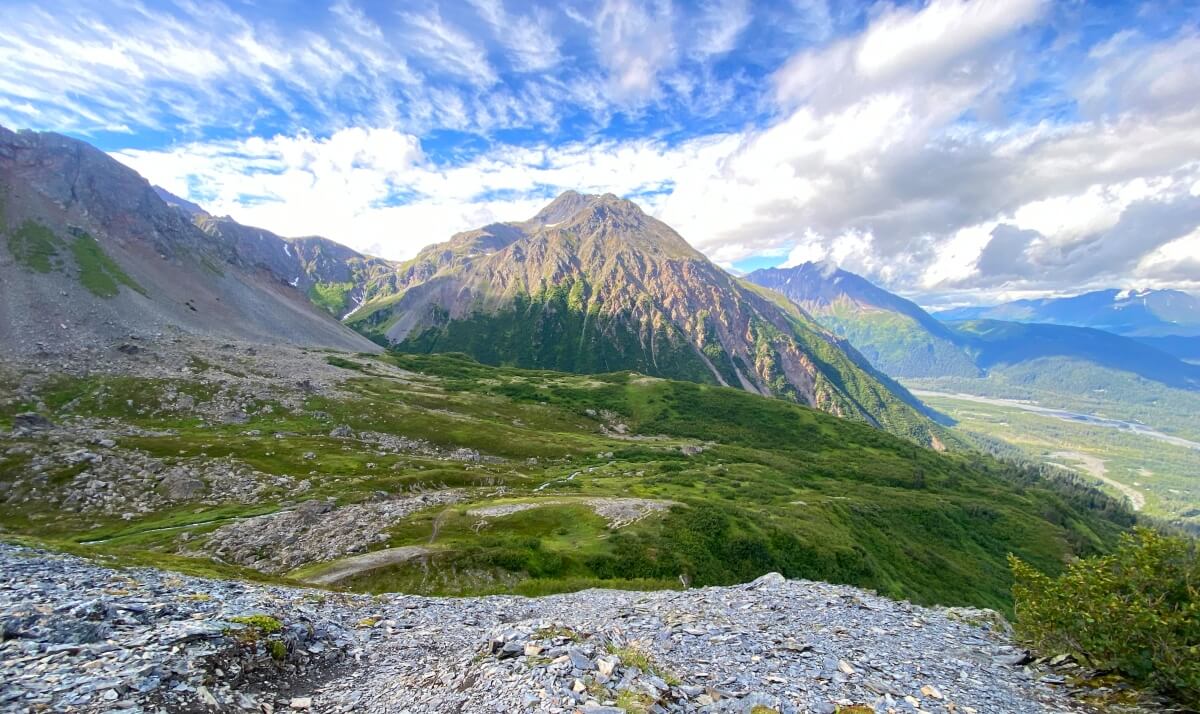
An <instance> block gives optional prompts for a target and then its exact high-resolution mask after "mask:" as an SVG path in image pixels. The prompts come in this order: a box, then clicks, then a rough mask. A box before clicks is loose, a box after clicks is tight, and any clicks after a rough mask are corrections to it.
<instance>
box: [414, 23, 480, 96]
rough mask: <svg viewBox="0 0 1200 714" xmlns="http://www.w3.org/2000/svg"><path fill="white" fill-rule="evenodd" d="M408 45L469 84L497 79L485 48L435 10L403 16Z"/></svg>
mask: <svg viewBox="0 0 1200 714" xmlns="http://www.w3.org/2000/svg"><path fill="white" fill-rule="evenodd" d="M407 20H408V25H409V31H408V33H407V35H406V37H407V40H408V42H409V44H410V46H411V47H412V48H413V49H414V50H416V51H417V52H419V53H420V54H422V55H424V56H425V57H426V58H427V59H429V60H431V61H432V62H433V63H434V64H435V65H437V66H438V67H440V68H441V69H442V70H444V71H446V72H448V73H450V74H454V75H458V76H459V77H462V78H464V79H466V80H467V81H469V82H471V83H473V84H480V85H489V84H493V83H495V82H496V80H497V78H498V77H497V75H496V71H495V70H494V69H493V68H492V65H491V63H489V62H488V58H487V52H486V51H485V50H484V48H483V47H482V46H481V45H479V44H478V43H476V42H475V41H474V40H473V39H471V37H470V36H469V35H467V34H466V33H465V32H463V31H462V30H460V29H459V28H457V27H455V26H454V25H453V24H451V23H450V22H447V21H446V20H444V19H443V18H442V16H441V13H440V12H439V11H437V10H436V9H435V10H431V11H429V12H426V13H413V14H410V15H408V16H407Z"/></svg>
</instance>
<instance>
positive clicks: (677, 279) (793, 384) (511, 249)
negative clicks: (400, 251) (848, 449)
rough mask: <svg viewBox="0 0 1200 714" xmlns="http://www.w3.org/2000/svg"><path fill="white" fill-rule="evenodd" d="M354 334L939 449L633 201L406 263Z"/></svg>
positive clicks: (567, 210)
mask: <svg viewBox="0 0 1200 714" xmlns="http://www.w3.org/2000/svg"><path fill="white" fill-rule="evenodd" d="M396 278H397V281H396V283H395V284H394V287H395V288H396V289H397V292H395V293H394V294H390V295H386V294H385V295H382V296H381V297H378V298H375V299H373V300H369V301H367V302H366V303H365V304H364V305H362V306H361V307H359V308H358V309H356V310H355V311H354V312H352V313H351V314H350V315H349V316H348V317H347V322H348V324H351V325H353V326H354V327H355V328H356V329H359V330H360V331H362V332H364V334H369V335H372V336H373V339H376V340H377V341H380V342H384V343H387V344H390V345H394V346H395V347H396V348H398V349H400V350H402V351H412V352H432V351H443V352H450V351H454V352H465V353H467V354H469V355H471V356H473V357H475V358H476V359H479V360H481V361H483V362H485V363H490V364H513V365H517V366H522V367H540V368H547V369H556V370H562V371H570V372H610V371H616V370H627V369H628V370H635V371H638V372H641V373H644V374H649V375H653V376H662V377H672V378H681V379H688V380H691V381H698V382H706V383H713V384H720V385H724V386H732V387H738V388H741V389H745V390H747V391H750V392H754V393H757V394H762V395H764V396H773V397H782V398H785V399H790V400H792V401H797V402H800V403H803V404H809V405H813V406H816V407H818V408H820V409H823V410H825V411H829V412H832V413H834V414H837V415H839V416H843V417H846V418H852V419H860V420H864V421H868V422H869V423H872V424H875V425H878V426H881V427H883V428H886V429H889V430H893V431H896V432H898V433H905V434H909V435H912V436H914V438H917V439H918V440H921V441H923V442H924V443H931V442H933V441H935V440H936V439H937V437H936V436H935V435H934V433H933V432H934V429H933V428H932V427H931V426H930V425H929V423H928V422H927V421H926V420H925V419H924V417H923V416H921V415H920V413H919V411H918V410H919V409H920V405H919V402H917V400H916V399H914V398H913V397H911V395H909V394H908V393H907V392H906V391H905V390H904V389H903V388H902V387H900V386H899V385H897V384H895V383H892V382H890V381H889V380H887V378H886V377H884V376H883V375H880V374H879V373H877V372H875V371H874V370H873V369H871V367H870V366H869V364H868V363H867V362H866V361H865V360H863V359H862V358H861V356H859V355H858V354H857V353H855V351H854V350H853V348H851V347H849V345H848V344H846V343H845V342H843V341H840V340H838V339H837V338H836V337H834V336H833V335H831V334H830V333H829V332H828V331H826V330H825V329H823V328H822V327H820V326H819V325H817V324H816V323H815V322H813V320H812V319H811V318H810V317H809V316H808V315H806V314H805V313H804V312H803V311H802V310H797V309H795V308H793V307H791V306H789V305H787V304H786V303H783V302H782V301H778V300H777V299H776V298H775V296H773V295H770V294H766V293H763V292H761V291H759V290H757V289H755V288H753V287H751V286H748V285H746V284H744V283H742V282H740V281H738V280H737V279H736V278H734V277H733V276H731V275H729V274H728V273H726V272H725V271H724V270H722V269H721V268H719V267H718V266H716V265H715V264H713V263H712V262H711V261H709V260H708V259H707V258H705V257H704V256H703V255H702V254H700V253H699V252H698V251H696V250H695V249H694V248H692V247H691V246H690V245H688V244H687V242H686V241H685V240H684V239H683V238H682V237H681V236H679V234H678V233H676V232H675V231H674V230H672V229H671V228H670V227H669V226H667V225H666V224H664V223H662V222H661V221H659V220H657V219H655V218H653V217H652V216H649V215H647V214H646V213H645V212H644V211H642V210H641V208H640V207H638V206H637V205H636V204H635V203H633V202H631V201H628V200H624V199H620V198H618V197H616V196H613V195H611V194H607V195H603V196H595V195H592V196H589V195H582V194H579V193H575V192H567V193H564V194H563V195H561V196H559V197H558V198H556V199H555V200H554V201H553V202H551V203H550V204H549V205H548V206H546V208H544V209H543V210H542V211H540V212H539V213H538V214H537V215H536V216H534V217H533V218H531V219H530V220H528V221H524V222H520V223H503V224H492V225H489V226H485V227H483V228H480V229H478V230H474V231H468V232H465V233H460V234H458V235H456V236H454V237H453V238H451V239H450V240H449V241H447V242H446V243H442V244H437V245H433V246H430V247H428V248H426V249H424V250H423V251H421V253H419V254H418V255H417V256H416V257H415V258H413V259H412V260H410V261H407V262H405V263H403V264H401V265H400V266H398V270H397V272H396Z"/></svg>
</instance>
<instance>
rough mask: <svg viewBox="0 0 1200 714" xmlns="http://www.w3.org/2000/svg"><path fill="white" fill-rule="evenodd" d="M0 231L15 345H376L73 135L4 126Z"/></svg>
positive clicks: (1, 282)
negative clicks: (179, 338)
mask: <svg viewBox="0 0 1200 714" xmlns="http://www.w3.org/2000/svg"><path fill="white" fill-rule="evenodd" d="M0 236H2V237H3V242H4V243H6V244H7V245H6V249H5V250H0V289H2V290H3V297H4V299H3V300H2V301H0V348H2V349H4V350H7V351H17V352H21V353H35V352H37V351H38V350H39V349H42V348H43V347H44V346H45V345H46V344H47V343H51V342H60V341H67V342H70V343H75V344H79V345H84V344H94V343H106V342H109V341H111V340H115V339H122V338H127V337H128V336H129V335H143V336H146V335H153V334H162V333H171V334H178V333H182V334H197V335H209V336H227V337H230V338H234V339H241V340H257V341H260V342H272V341H283V342H288V343H292V344H307V345H312V346H324V347H336V348H342V349H365V350H374V349H377V348H376V347H375V346H374V345H372V344H370V343H369V342H368V341H366V340H364V339H362V338H361V337H360V336H358V335H356V334H354V333H353V332H352V331H351V330H348V329H346V327H345V326H343V325H340V324H338V322H337V321H336V320H333V319H329V318H328V317H326V316H324V315H322V314H321V313H320V312H319V311H318V310H316V309H314V307H313V305H312V304H311V303H310V302H309V301H308V300H306V299H304V297H303V295H300V294H298V293H297V292H296V291H295V290H294V289H292V287H290V286H289V285H288V284H287V283H286V282H285V281H281V280H279V279H278V278H277V277H276V276H275V275H273V274H271V273H269V272H267V271H263V270H261V269H260V268H259V267H258V266H257V264H256V263H254V262H253V261H251V260H247V259H246V258H245V257H244V256H243V255H241V254H239V252H238V251H237V250H235V248H234V246H232V245H230V244H229V243H228V242H222V241H214V240H212V238H211V237H209V236H208V235H207V234H205V233H204V232H203V231H201V230H200V229H199V228H197V227H196V226H195V225H194V224H193V223H192V221H191V220H190V218H189V216H188V215H187V214H186V213H185V212H183V211H182V210H180V209H176V208H174V207H172V206H170V205H168V204H167V203H165V202H164V201H163V200H162V198H161V197H160V196H159V194H158V193H157V192H156V191H155V190H154V189H153V188H152V187H151V186H150V184H149V183H148V182H146V181H145V179H143V178H141V177H140V176H138V175H137V174H136V173H135V172H134V171H132V170H130V169H128V168H126V167H125V166H123V165H121V164H120V163H118V162H117V161H115V160H114V159H112V158H111V157H109V156H108V155H106V154H104V153H103V152H101V151H99V150H97V149H95V148H93V147H91V146H89V145H87V144H85V143H83V142H80V141H76V140H74V139H70V138H67V137H63V136H60V135H57V134H48V133H46V134H38V133H34V132H21V133H14V132H11V131H9V130H7V129H4V128H2V127H0Z"/></svg>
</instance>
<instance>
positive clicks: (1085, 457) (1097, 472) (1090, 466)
mask: <svg viewBox="0 0 1200 714" xmlns="http://www.w3.org/2000/svg"><path fill="white" fill-rule="evenodd" d="M1050 455H1051V456H1053V457H1054V458H1056V459H1066V460H1068V461H1076V462H1078V463H1079V467H1080V468H1082V469H1083V470H1084V471H1086V472H1087V473H1088V475H1089V476H1092V477H1093V478H1097V479H1100V480H1101V481H1103V482H1104V483H1106V484H1108V485H1109V486H1112V487H1113V488H1115V489H1117V490H1118V491H1120V492H1121V493H1122V494H1123V495H1124V496H1125V497H1126V498H1128V499H1129V502H1130V503H1131V504H1132V505H1133V510H1135V511H1140V510H1142V509H1143V508H1145V507H1146V497H1145V496H1144V495H1142V492H1141V491H1138V490H1137V489H1136V488H1134V487H1132V486H1130V485H1128V484H1124V483H1121V482H1120V481H1117V480H1116V479H1114V478H1110V477H1109V476H1108V468H1107V467H1105V465H1104V459H1101V458H1098V457H1096V456H1091V455H1089V454H1082V453H1080V452H1078V451H1056V452H1054V453H1053V454H1050Z"/></svg>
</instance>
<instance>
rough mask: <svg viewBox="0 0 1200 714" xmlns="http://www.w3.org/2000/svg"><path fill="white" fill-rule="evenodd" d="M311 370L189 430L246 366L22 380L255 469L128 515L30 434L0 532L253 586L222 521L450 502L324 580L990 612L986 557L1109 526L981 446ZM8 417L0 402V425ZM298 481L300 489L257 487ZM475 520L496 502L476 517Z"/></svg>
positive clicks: (656, 397) (639, 398)
mask: <svg viewBox="0 0 1200 714" xmlns="http://www.w3.org/2000/svg"><path fill="white" fill-rule="evenodd" d="M328 359H329V362H330V364H332V365H336V366H337V370H335V371H336V373H337V374H340V375H343V378H344V379H345V381H344V383H343V384H342V385H341V387H340V388H339V390H338V391H337V392H336V393H323V394H312V395H310V396H309V397H307V398H305V399H304V400H303V404H302V405H300V406H298V407H291V408H289V407H287V406H285V405H284V404H283V403H282V402H280V401H271V400H263V399H262V398H254V399H252V398H250V397H245V396H243V397H240V399H241V403H242V404H243V405H244V406H243V408H244V409H245V412H246V414H247V415H248V421H247V422H246V423H236V424H233V423H214V422H212V421H204V420H202V419H200V418H199V417H197V416H196V414H195V413H194V411H190V410H186V409H179V408H178V407H177V406H174V405H177V404H178V403H179V395H184V394H186V395H187V396H188V397H189V398H190V399H189V403H194V404H195V405H200V406H203V405H204V404H207V403H209V402H211V400H214V399H217V398H218V397H217V395H216V393H215V386H214V385H217V384H220V383H221V380H222V379H232V378H233V377H234V376H236V375H237V374H244V372H245V370H247V369H248V368H247V367H246V366H245V365H237V366H231V365H221V364H212V363H206V362H204V361H202V360H200V361H197V362H196V363H195V364H193V365H192V367H191V371H190V374H188V373H185V374H183V375H181V376H180V377H178V378H171V379H161V378H159V379H142V378H135V377H101V376H93V377H89V378H75V377H72V378H68V377H61V378H56V379H53V380H51V381H48V382H45V383H44V384H43V385H42V386H41V387H39V390H38V394H37V399H40V400H41V402H42V403H43V404H44V409H45V412H46V413H47V414H48V415H49V416H50V417H51V418H53V419H55V420H56V421H62V420H64V419H67V418H68V417H70V416H73V417H75V418H77V419H83V420H84V421H83V422H76V423H88V424H101V423H103V424H106V425H109V426H110V427H114V428H121V429H125V432H123V433H125V434H127V435H124V436H122V437H121V438H120V440H119V441H120V444H119V446H118V447H117V448H118V450H120V449H129V450H133V451H135V452H136V453H137V454H140V455H145V456H147V457H153V458H155V459H158V460H161V461H162V462H163V464H164V465H165V466H166V467H169V466H170V465H172V464H180V465H189V464H190V465H198V464H204V463H206V462H208V461H211V460H214V459H217V460H222V461H220V463H221V464H222V465H223V466H222V468H226V467H228V468H241V467H247V468H249V469H252V470H253V474H254V475H252V476H247V478H257V479H260V480H261V483H262V488H261V490H260V492H259V494H260V495H259V496H258V497H256V498H255V499H254V500H253V501H252V502H229V501H224V502H216V501H213V500H209V501H197V502H183V503H178V504H175V505H172V506H170V507H163V508H161V509H158V510H155V511H153V512H148V513H130V514H128V517H122V516H119V515H99V514H94V513H91V514H84V513H76V512H70V511H64V510H61V509H56V508H51V506H50V505H49V503H50V501H49V500H48V499H49V495H48V494H51V493H53V491H54V489H55V488H58V487H61V486H62V485H63V484H67V483H69V482H70V481H71V479H72V478H74V477H75V476H77V475H78V474H79V473H80V471H81V468H83V467H81V466H80V465H79V464H74V463H70V462H63V463H61V464H58V463H57V462H55V461H54V459H53V458H50V457H49V456H47V455H45V452H43V450H44V449H52V448H53V444H52V443H49V442H45V443H44V442H41V441H39V440H38V438H37V437H36V436H30V437H24V438H22V439H20V440H18V441H20V442H21V444H19V445H21V446H22V448H21V449H18V450H17V451H15V452H14V451H10V452H9V453H10V455H9V456H7V457H5V458H4V459H3V460H0V480H4V481H8V482H17V483H18V484H19V483H20V482H21V479H23V478H28V477H29V476H28V475H29V473H30V470H29V467H30V465H31V463H34V462H36V463H37V464H38V469H39V473H40V474H42V476H44V477H45V479H44V480H43V481H42V482H40V483H41V485H40V486H39V487H38V488H37V489H36V491H35V492H34V494H33V495H31V496H29V497H28V498H23V500H19V501H16V502H10V503H8V504H6V505H5V507H4V508H3V509H2V510H0V514H2V515H0V525H2V527H3V529H4V532H5V533H6V534H7V536H8V537H10V538H12V537H23V538H29V537H37V538H39V539H41V541H42V542H48V543H50V544H51V545H55V546H58V547H64V548H69V549H72V550H77V551H78V550H85V551H87V552H92V553H97V554H107V555H115V556H118V557H121V558H125V559H127V560H131V561H134V562H149V563H156V564H161V565H166V566H168V567H178V568H184V569H189V570H193V571H200V572H222V573H226V574H230V573H235V574H239V575H249V576H251V577H276V576H264V575H261V574H258V573H255V572H253V571H244V570H241V569H237V568H235V567H234V566H233V565H227V564H221V563H216V562H214V561H210V560H206V559H204V558H203V557H202V556H201V555H199V553H201V552H202V551H203V548H204V544H205V542H206V539H207V538H209V537H210V536H211V534H212V533H213V531H214V530H215V529H216V528H218V527H219V526H221V525H222V524H223V523H227V522H229V521H230V519H234V518H238V517H243V516H247V515H253V514H260V513H269V512H274V511H279V510H282V509H285V508H289V507H291V506H293V505H294V504H295V503H296V502H297V501H300V500H312V499H326V498H328V499H331V500H332V502H333V503H334V504H335V505H336V506H338V507H344V506H347V505H350V504H359V503H364V504H365V503H373V502H377V501H378V500H379V499H380V498H388V497H390V496H389V494H400V493H405V492H409V491H412V490H414V489H431V488H432V489H445V488H457V489H462V490H463V492H464V494H465V495H464V500H462V501H461V502H459V503H456V504H454V505H450V506H445V507H437V508H432V509H429V510H426V511H420V512H417V513H416V514H414V515H412V516H409V517H406V518H403V519H400V520H398V521H397V522H395V523H394V525H393V526H392V527H391V529H390V530H389V531H388V533H387V535H386V538H385V539H384V540H381V541H376V542H371V543H370V544H367V547H368V548H369V549H370V550H376V549H381V548H386V547H396V546H420V547H421V548H424V549H427V550H428V552H427V554H426V555H424V556H423V557H421V558H420V559H417V560H414V561H410V562H408V563H406V564H401V565H393V566H389V567H384V568H378V569H375V570H371V571H368V572H365V573H363V574H361V575H358V576H356V577H354V578H351V579H350V580H347V581H345V582H344V583H343V584H345V585H347V586H349V587H353V588H356V589H362V590H370V591H380V590H403V591H413V592H426V593H447V594H459V593H486V592H498V591H516V592H525V593H544V592H552V591H561V590H568V589H575V588H580V587H588V586H594V585H600V586H608V587H639V588H644V587H678V586H679V585H680V583H681V582H682V581H686V582H689V583H691V584H693V585H707V584H721V583H733V582H738V581H744V580H747V579H749V578H752V577H754V576H756V575H759V574H762V573H764V572H767V571H771V570H777V571H781V572H783V573H784V574H785V575H787V576H789V577H807V578H815V579H822V580H829V581H833V582H843V583H851V584H855V585H860V586H865V587H870V588H874V589H877V590H879V591H881V592H883V593H886V594H888V595H891V596H894V597H903V598H910V599H913V600H915V601H918V602H926V603H929V602H938V603H969V604H975V605H986V606H992V607H999V608H1004V609H1007V608H1008V606H1009V603H1010V594H1009V593H1010V585H1011V579H1010V577H1011V576H1010V574H1009V571H1008V569H1007V567H1006V565H1005V557H1006V556H1007V554H1008V553H1010V552H1013V553H1016V554H1018V555H1019V556H1020V557H1021V558H1022V559H1024V560H1025V561H1027V562H1030V563H1033V564H1035V565H1036V566H1037V567H1039V568H1041V569H1044V570H1046V571H1049V572H1056V571H1058V570H1059V569H1061V567H1062V564H1063V563H1064V560H1065V559H1066V558H1068V557H1069V556H1070V555H1072V554H1082V553H1091V552H1096V551H1098V550H1103V549H1106V548H1107V547H1109V545H1110V544H1111V543H1112V542H1113V541H1114V538H1115V537H1116V535H1117V533H1118V532H1119V531H1121V530H1122V529H1123V528H1124V527H1126V526H1127V525H1129V524H1130V523H1131V516H1130V515H1129V514H1128V513H1127V512H1125V511H1123V510H1121V509H1119V508H1116V507H1115V503H1114V502H1113V501H1111V500H1110V499H1108V498H1106V497H1104V496H1102V495H1100V494H1099V493H1097V492H1095V491H1091V490H1088V489H1084V488H1080V487H1079V486H1078V485H1076V484H1073V483H1070V482H1067V481H1057V482H1051V481H1047V480H1045V479H1043V478H1042V477H1040V476H1039V475H1038V474H1037V473H1035V472H1033V471H1022V470H1019V469H1016V468H1014V467H1011V466H1005V465H1002V464H1000V463H998V462H996V461H994V460H992V459H990V458H987V457H983V456H980V455H975V454H969V453H959V454H938V453H935V452H933V451H931V450H929V449H924V448H921V447H918V446H916V445H914V444H912V443H910V442H908V441H905V440H903V439H900V438H898V437H895V436H892V435H889V434H887V433H884V432H881V431H879V430H877V429H874V428H871V427H869V426H866V425H864V424H859V423H854V422H849V421H845V420H841V419H837V418H834V417H831V416H829V415H827V414H824V413H822V412H819V411H815V410H813V409H809V408H806V407H802V406H798V405H795V404H791V403H788V402H785V401H782V400H772V399H764V398H761V397H757V396H754V395H751V394H748V393H746V392H742V391H740V390H735V389H729V388H722V387H717V386H711V385H703V384H695V383H688V382H677V381H668V380H662V379H655V378H650V377H646V376H643V375H639V374H633V373H615V374H606V375H599V376H578V375H567V374H562V373H556V372H536V371H525V370H519V369H510V368H496V367H489V366H484V365H481V364H479V363H477V362H474V361H472V360H469V359H466V358H462V357H455V356H447V355H390V356H383V357H366V356H354V357H348V356H330V357H329V358H328ZM399 370H403V371H399ZM217 377H221V379H217ZM10 379H13V383H16V382H15V378H12V377H10ZM293 389H294V388H293ZM168 394H169V395H173V398H174V400H175V401H171V400H168V399H167V398H166V396H164V395H168ZM29 406H31V402H24V403H16V402H12V401H10V402H9V403H7V404H5V405H3V406H0V422H6V421H9V420H11V418H12V415H13V414H14V413H16V412H17V411H20V410H23V409H27V408H29ZM331 424H346V425H348V426H349V427H351V428H352V429H353V430H354V431H355V432H356V433H360V434H361V433H375V434H384V435H388V434H391V435H403V436H405V437H409V438H417V439H424V440H427V441H428V442H430V443H431V444H433V445H435V446H437V447H440V448H445V449H456V448H463V447H465V448H470V449H476V450H478V451H479V452H481V453H483V454H485V455H490V456H493V457H497V458H496V459H493V460H489V459H484V460H482V461H474V460H466V461H461V460H453V459H449V460H448V459H446V458H444V457H438V456H436V455H429V454H423V453H419V452H403V451H402V452H391V451H387V450H380V449H379V448H378V446H376V445H375V443H374V442H369V441H365V440H361V439H359V438H352V439H345V438H335V437H334V436H333V435H331V434H330V426H331ZM226 465H227V466H226ZM300 474H306V475H304V476H303V478H304V480H305V486H304V489H305V490H303V492H302V493H301V492H297V491H295V490H294V489H292V490H289V488H290V487H289V488H282V489H281V487H279V486H278V485H276V484H277V483H278V482H277V481H275V480H272V479H276V478H277V477H284V476H287V475H291V477H294V478H296V479H298V478H301V477H300V476H298V475H300ZM617 498H619V499H644V500H645V502H648V503H653V504H656V506H657V508H656V509H654V510H651V511H648V512H646V513H643V514H642V517H640V518H639V519H636V520H634V522H632V523H627V524H621V523H614V522H613V521H612V519H611V518H609V517H606V516H604V515H603V510H602V508H601V505H602V504H604V503H606V502H609V501H611V499H617ZM497 506H505V507H510V508H507V509H500V510H499V511H496V510H493V511H490V513H492V515H480V514H481V513H488V512H489V511H487V509H494V508H495V507H497ZM512 506H517V508H511V507H512ZM522 508H523V509H524V510H521V509H522ZM480 509H484V510H483V511H481V510H480ZM184 531H186V533H187V540H186V542H184V541H181V540H180V538H181V533H182V532H184ZM98 539H102V540H103V542H99V543H93V544H90V545H84V544H85V543H86V542H89V541H96V540H98ZM330 567H331V564H330V563H320V562H314V563H308V564H305V565H304V566H302V567H300V568H299V569H298V570H296V571H294V572H292V573H285V574H283V575H282V576H278V577H283V578H285V579H286V578H298V577H312V576H313V575H315V574H319V573H321V572H322V571H327V570H328V569H329V568H330Z"/></svg>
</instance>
